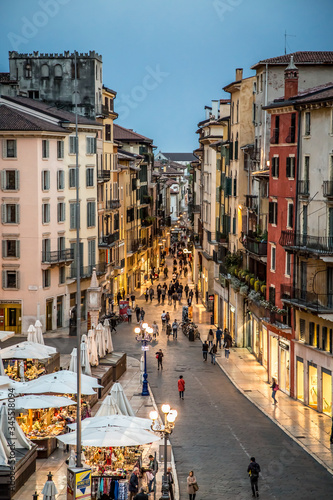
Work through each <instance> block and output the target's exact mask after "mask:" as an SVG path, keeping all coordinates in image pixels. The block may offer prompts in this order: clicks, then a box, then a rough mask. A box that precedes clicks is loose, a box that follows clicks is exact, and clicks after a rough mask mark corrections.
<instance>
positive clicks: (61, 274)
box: [59, 266, 66, 285]
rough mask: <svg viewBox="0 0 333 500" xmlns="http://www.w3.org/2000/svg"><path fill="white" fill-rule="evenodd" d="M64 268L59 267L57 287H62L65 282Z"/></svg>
mask: <svg viewBox="0 0 333 500" xmlns="http://www.w3.org/2000/svg"><path fill="white" fill-rule="evenodd" d="M65 269H66V268H65V266H60V267H59V285H63V284H64V283H65V281H66V274H65Z"/></svg>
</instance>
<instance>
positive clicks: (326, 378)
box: [322, 369, 332, 417]
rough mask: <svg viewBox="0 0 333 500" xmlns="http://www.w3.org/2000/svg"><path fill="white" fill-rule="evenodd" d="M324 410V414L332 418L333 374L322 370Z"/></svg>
mask: <svg viewBox="0 0 333 500" xmlns="http://www.w3.org/2000/svg"><path fill="white" fill-rule="evenodd" d="M322 398H323V400H322V408H323V413H325V415H328V416H329V417H331V416H332V373H331V372H330V371H329V370H327V371H326V370H324V369H323V370H322Z"/></svg>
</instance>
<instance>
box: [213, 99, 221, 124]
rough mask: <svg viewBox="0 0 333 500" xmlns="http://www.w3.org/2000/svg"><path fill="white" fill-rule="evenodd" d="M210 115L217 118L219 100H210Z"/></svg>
mask: <svg viewBox="0 0 333 500" xmlns="http://www.w3.org/2000/svg"><path fill="white" fill-rule="evenodd" d="M212 115H213V116H214V118H215V120H217V119H218V118H219V101H215V100H214V101H212Z"/></svg>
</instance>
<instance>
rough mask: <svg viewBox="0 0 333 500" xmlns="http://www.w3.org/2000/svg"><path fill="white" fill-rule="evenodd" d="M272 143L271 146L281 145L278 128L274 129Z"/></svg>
mask: <svg viewBox="0 0 333 500" xmlns="http://www.w3.org/2000/svg"><path fill="white" fill-rule="evenodd" d="M270 143H271V144H279V129H278V128H273V130H272V137H271V139H270Z"/></svg>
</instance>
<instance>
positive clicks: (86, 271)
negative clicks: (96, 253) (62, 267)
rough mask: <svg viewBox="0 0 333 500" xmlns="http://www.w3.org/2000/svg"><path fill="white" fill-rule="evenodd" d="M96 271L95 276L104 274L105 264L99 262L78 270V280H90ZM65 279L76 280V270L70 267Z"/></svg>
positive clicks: (74, 267)
mask: <svg viewBox="0 0 333 500" xmlns="http://www.w3.org/2000/svg"><path fill="white" fill-rule="evenodd" d="M94 269H96V274H97V275H101V274H105V271H106V263H105V262H100V263H99V264H95V265H91V266H82V267H81V268H80V278H90V276H91V275H92V272H93V270H94ZM66 277H67V279H76V278H77V269H76V266H70V267H69V268H68V272H67V276H66Z"/></svg>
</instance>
